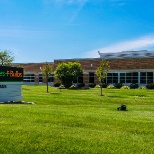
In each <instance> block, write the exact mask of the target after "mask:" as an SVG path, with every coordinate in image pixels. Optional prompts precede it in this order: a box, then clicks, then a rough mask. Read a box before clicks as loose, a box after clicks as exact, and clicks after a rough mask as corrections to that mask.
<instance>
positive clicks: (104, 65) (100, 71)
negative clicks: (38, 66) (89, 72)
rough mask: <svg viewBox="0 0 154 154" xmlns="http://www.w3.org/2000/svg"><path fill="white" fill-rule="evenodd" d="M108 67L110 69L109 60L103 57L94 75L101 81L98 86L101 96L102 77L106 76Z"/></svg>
mask: <svg viewBox="0 0 154 154" xmlns="http://www.w3.org/2000/svg"><path fill="white" fill-rule="evenodd" d="M109 69H110V65H109V62H108V61H107V60H106V59H103V60H102V61H101V64H100V66H99V67H98V68H97V70H96V75H97V77H98V80H99V81H100V83H101V86H100V88H101V96H102V82H104V79H105V78H106V76H107V73H108V71H109Z"/></svg>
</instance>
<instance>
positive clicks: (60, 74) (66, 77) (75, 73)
mask: <svg viewBox="0 0 154 154" xmlns="http://www.w3.org/2000/svg"><path fill="white" fill-rule="evenodd" d="M54 74H55V76H56V77H57V78H58V79H60V80H61V82H62V84H63V85H64V86H65V87H66V88H68V87H70V86H71V85H72V81H73V80H75V79H76V78H77V77H79V76H81V74H82V68H81V64H80V63H78V62H68V63H60V64H59V65H58V66H57V68H56V70H55V72H54Z"/></svg>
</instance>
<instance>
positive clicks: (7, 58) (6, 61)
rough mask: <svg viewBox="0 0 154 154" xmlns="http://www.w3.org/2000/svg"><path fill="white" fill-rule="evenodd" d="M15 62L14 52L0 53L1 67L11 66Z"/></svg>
mask: <svg viewBox="0 0 154 154" xmlns="http://www.w3.org/2000/svg"><path fill="white" fill-rule="evenodd" d="M13 61H14V57H13V56H12V52H10V51H7V50H4V51H1V52H0V65H1V66H10V65H11V64H12V62H13Z"/></svg>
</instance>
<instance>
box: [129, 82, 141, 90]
mask: <svg viewBox="0 0 154 154" xmlns="http://www.w3.org/2000/svg"><path fill="white" fill-rule="evenodd" d="M138 87H139V85H138V84H137V83H132V84H131V85H130V89H136V88H138Z"/></svg>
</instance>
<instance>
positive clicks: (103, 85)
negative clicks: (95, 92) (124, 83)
mask: <svg viewBox="0 0 154 154" xmlns="http://www.w3.org/2000/svg"><path fill="white" fill-rule="evenodd" d="M101 84H102V88H106V87H107V86H108V84H107V83H100V86H101Z"/></svg>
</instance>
